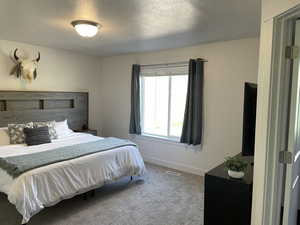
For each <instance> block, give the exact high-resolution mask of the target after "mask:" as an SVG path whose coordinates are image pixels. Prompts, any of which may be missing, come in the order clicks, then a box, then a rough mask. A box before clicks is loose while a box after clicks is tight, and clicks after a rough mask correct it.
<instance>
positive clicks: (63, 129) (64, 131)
mask: <svg viewBox="0 0 300 225" xmlns="http://www.w3.org/2000/svg"><path fill="white" fill-rule="evenodd" d="M55 130H56V133H57V136H58V138H63V137H67V136H69V135H71V134H72V133H74V132H73V131H72V130H71V129H70V128H69V126H68V121H67V120H64V121H61V122H55Z"/></svg>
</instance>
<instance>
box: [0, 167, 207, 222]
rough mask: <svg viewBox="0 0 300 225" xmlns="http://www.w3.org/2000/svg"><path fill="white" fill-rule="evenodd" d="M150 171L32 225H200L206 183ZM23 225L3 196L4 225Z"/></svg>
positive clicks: (0, 216)
mask: <svg viewBox="0 0 300 225" xmlns="http://www.w3.org/2000/svg"><path fill="white" fill-rule="evenodd" d="M146 167H147V174H146V175H145V177H143V180H141V179H140V178H136V179H135V180H134V181H133V182H130V179H128V178H126V179H123V180H121V181H119V182H117V183H114V184H110V185H106V186H104V187H102V188H100V189H98V190H97V192H96V196H95V197H94V198H90V199H88V200H83V197H82V196H77V197H75V198H73V199H69V200H65V201H63V202H61V203H59V204H57V205H55V206H53V207H50V208H47V209H44V210H43V211H42V212H40V213H39V214H37V215H36V216H34V217H33V218H32V220H31V221H30V222H29V223H28V225H202V224H203V189H204V187H203V178H202V177H200V176H195V175H191V174H186V173H181V175H179V176H178V175H176V174H172V173H171V174H170V173H168V172H167V171H169V169H166V168H162V167H158V166H154V165H149V164H147V165H146ZM20 221H21V216H20V215H18V213H17V212H16V211H15V209H14V206H12V205H10V204H9V203H8V201H7V200H6V197H5V196H4V195H2V194H1V195H0V225H20Z"/></svg>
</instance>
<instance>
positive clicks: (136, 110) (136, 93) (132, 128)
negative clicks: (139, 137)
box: [129, 64, 141, 134]
mask: <svg viewBox="0 0 300 225" xmlns="http://www.w3.org/2000/svg"><path fill="white" fill-rule="evenodd" d="M140 72H141V66H140V65H138V64H133V65H132V77H131V112H130V124H129V133H130V134H141V124H140V122H141V119H140V118H141V115H140Z"/></svg>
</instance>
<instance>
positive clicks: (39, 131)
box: [24, 126, 51, 146]
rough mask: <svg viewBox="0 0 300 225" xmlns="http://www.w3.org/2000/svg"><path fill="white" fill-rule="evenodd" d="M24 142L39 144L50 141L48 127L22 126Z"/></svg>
mask: <svg viewBox="0 0 300 225" xmlns="http://www.w3.org/2000/svg"><path fill="white" fill-rule="evenodd" d="M24 134H25V143H26V144H27V145H29V146H31V145H41V144H46V143H51V139H50V135H49V127H48V126H45V127H38V128H24Z"/></svg>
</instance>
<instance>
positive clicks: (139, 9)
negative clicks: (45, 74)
mask: <svg viewBox="0 0 300 225" xmlns="http://www.w3.org/2000/svg"><path fill="white" fill-rule="evenodd" d="M75 19H88V20H93V21H96V22H98V23H100V24H101V25H102V26H103V27H102V29H101V31H100V35H98V36H96V37H95V38H92V39H84V38H81V37H79V36H78V35H77V34H76V33H75V31H74V30H73V28H72V27H71V25H70V22H71V21H72V20H75ZM259 24H260V0H0V39H4V40H12V41H20V42H25V43H30V44H36V45H42V46H48V47H55V48H62V49H68V50H75V51H80V52H83V53H86V54H93V55H99V56H106V55H116V54H122V53H128V52H141V51H149V50H159V49H167V48H176V47H183V46H190V45H194V44H198V43H203V42H211V41H219V40H230V39H239V38H245V37H255V36H258V33H259Z"/></svg>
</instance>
